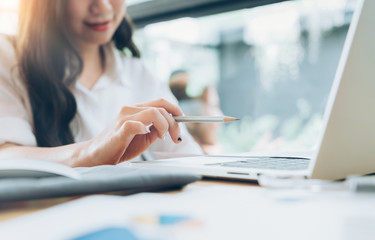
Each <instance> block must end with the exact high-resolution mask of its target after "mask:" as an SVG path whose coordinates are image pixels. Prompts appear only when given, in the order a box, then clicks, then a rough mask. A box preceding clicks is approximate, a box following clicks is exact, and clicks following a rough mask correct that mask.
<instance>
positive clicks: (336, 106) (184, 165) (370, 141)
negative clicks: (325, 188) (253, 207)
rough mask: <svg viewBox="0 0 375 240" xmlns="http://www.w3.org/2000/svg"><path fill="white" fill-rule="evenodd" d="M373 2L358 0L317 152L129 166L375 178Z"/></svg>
mask: <svg viewBox="0 0 375 240" xmlns="http://www.w3.org/2000/svg"><path fill="white" fill-rule="evenodd" d="M374 13H375V1H374V0H360V1H359V2H358V6H357V9H356V11H355V13H354V16H353V19H352V22H351V24H350V27H349V31H348V34H347V37H346V41H345V44H344V48H343V51H342V55H341V58H340V62H339V65H338V68H337V71H336V75H335V79H334V81H333V85H332V88H331V92H330V95H329V99H328V103H327V106H326V111H325V114H324V119H323V120H324V121H323V122H324V124H323V130H324V131H323V132H322V135H321V137H320V138H319V140H320V142H319V146H318V148H317V151H316V152H314V153H313V154H312V156H311V157H302V156H210V155H206V156H196V157H186V158H171V159H165V160H156V161H142V162H133V163H132V165H133V166H137V167H151V168H163V169H165V168H172V169H180V170H185V171H190V172H193V173H197V174H200V175H202V176H204V177H213V178H230V179H246V180H257V179H258V177H259V176H260V175H262V174H270V175H279V176H303V177H306V178H311V179H326V180H336V179H344V178H346V177H347V176H349V175H358V174H359V175H364V174H369V173H374V172H375V30H374V26H373V25H374V23H375V14H374Z"/></svg>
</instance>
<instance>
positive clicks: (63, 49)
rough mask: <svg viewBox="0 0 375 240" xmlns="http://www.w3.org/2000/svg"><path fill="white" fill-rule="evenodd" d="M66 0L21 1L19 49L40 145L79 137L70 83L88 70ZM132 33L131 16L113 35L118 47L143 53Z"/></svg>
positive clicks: (71, 141) (138, 54)
mask: <svg viewBox="0 0 375 240" xmlns="http://www.w3.org/2000/svg"><path fill="white" fill-rule="evenodd" d="M63 2H64V1H63V0H60V1H57V0H53V1H51V0H21V2H20V11H19V16H20V17H19V34H18V36H17V53H18V59H19V65H20V74H21V77H22V79H23V81H24V84H25V86H26V88H27V90H28V97H29V100H30V104H31V108H32V113H33V124H34V134H35V137H36V140H37V144H38V146H40V147H54V146H61V145H66V144H70V143H73V142H74V137H73V134H72V132H71V129H70V127H69V124H70V122H71V121H72V119H73V118H74V116H75V114H76V112H77V105H76V100H75V98H74V96H73V94H72V93H71V91H70V90H69V86H71V85H72V83H74V82H75V81H76V79H77V77H78V75H79V74H80V73H81V72H82V68H83V62H82V58H81V56H80V55H79V53H78V51H77V49H76V47H75V46H74V44H73V43H72V41H71V40H70V38H69V37H68V34H67V30H66V29H65V26H64V14H63V9H64V5H63V4H64V3H63ZM132 35H133V27H132V23H131V21H130V20H129V19H128V18H127V17H126V16H125V17H124V19H123V20H122V22H121V24H120V26H119V27H118V29H117V30H116V32H115V34H114V36H113V38H112V40H113V42H114V43H115V46H116V48H117V49H119V50H121V51H123V50H125V49H128V50H129V51H130V52H131V54H132V56H133V57H140V53H139V51H138V49H137V47H136V46H135V44H134V42H133V40H132Z"/></svg>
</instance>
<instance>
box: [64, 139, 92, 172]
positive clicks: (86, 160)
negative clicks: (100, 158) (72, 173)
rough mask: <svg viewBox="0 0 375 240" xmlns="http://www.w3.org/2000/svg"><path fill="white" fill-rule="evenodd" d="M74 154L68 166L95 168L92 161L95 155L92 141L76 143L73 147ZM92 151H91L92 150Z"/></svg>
mask: <svg viewBox="0 0 375 240" xmlns="http://www.w3.org/2000/svg"><path fill="white" fill-rule="evenodd" d="M71 146H72V147H73V146H74V147H73V153H72V156H71V158H70V159H68V161H67V165H69V166H71V167H91V166H93V164H92V160H93V156H94V155H95V154H93V153H92V151H91V150H92V148H91V147H90V146H91V141H90V140H89V141H85V142H80V143H75V144H72V145H71ZM90 149H91V150H90Z"/></svg>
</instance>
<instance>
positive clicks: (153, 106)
mask: <svg viewBox="0 0 375 240" xmlns="http://www.w3.org/2000/svg"><path fill="white" fill-rule="evenodd" d="M179 115H182V111H181V109H180V108H179V107H177V106H175V105H173V104H171V103H169V102H167V101H165V100H164V99H159V100H155V101H152V102H149V103H145V104H142V105H140V106H138V107H123V108H122V109H121V111H120V113H119V114H118V115H117V117H116V119H114V120H113V121H112V123H111V124H110V125H109V126H107V128H106V129H105V130H103V131H102V132H101V133H100V134H99V135H98V136H96V137H94V138H92V139H90V140H88V141H85V142H80V143H74V144H70V145H65V146H60V147H52V148H42V147H26V146H20V145H16V144H11V143H6V144H3V145H1V146H0V159H9V158H36V159H42V160H46V161H54V162H59V163H62V164H65V165H68V166H71V167H88V166H96V165H103V164H117V163H120V162H123V161H126V160H130V159H132V158H134V157H136V156H138V155H140V154H141V153H143V152H144V151H145V150H146V149H147V148H148V147H149V146H150V145H151V144H152V143H153V142H154V141H155V140H156V139H158V138H160V139H163V138H164V136H165V134H166V133H167V132H169V134H170V136H171V138H172V140H173V142H174V143H179V142H180V141H181V140H180V128H179V126H178V123H176V121H175V120H174V119H173V117H172V116H179ZM150 124H152V127H151V128H150V131H148V129H147V126H148V125H150Z"/></svg>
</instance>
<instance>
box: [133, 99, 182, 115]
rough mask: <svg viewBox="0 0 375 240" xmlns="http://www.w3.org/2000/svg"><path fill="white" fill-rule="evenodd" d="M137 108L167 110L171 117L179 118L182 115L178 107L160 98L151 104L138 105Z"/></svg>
mask: <svg viewBox="0 0 375 240" xmlns="http://www.w3.org/2000/svg"><path fill="white" fill-rule="evenodd" d="M137 106H138V107H155V108H164V109H165V110H167V112H169V113H170V114H172V115H173V116H181V115H183V114H184V113H183V112H182V110H181V108H180V107H179V106H177V105H174V104H172V103H170V102H168V101H167V100H165V99H163V98H160V99H157V100H154V101H151V102H147V103H143V104H139V105H137Z"/></svg>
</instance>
